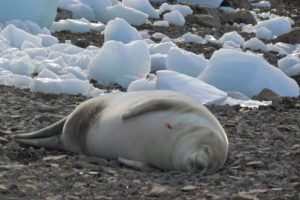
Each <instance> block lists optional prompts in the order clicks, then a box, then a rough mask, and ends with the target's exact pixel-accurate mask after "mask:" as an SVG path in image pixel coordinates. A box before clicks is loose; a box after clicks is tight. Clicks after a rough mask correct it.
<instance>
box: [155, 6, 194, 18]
mask: <svg viewBox="0 0 300 200" xmlns="http://www.w3.org/2000/svg"><path fill="white" fill-rule="evenodd" d="M175 10H177V11H179V12H180V13H181V14H182V15H183V16H184V17H186V16H188V15H191V14H193V10H192V9H191V8H190V7H189V6H186V5H179V4H177V5H170V4H168V3H163V4H162V5H161V6H160V7H159V13H160V14H162V13H163V12H165V11H175Z"/></svg>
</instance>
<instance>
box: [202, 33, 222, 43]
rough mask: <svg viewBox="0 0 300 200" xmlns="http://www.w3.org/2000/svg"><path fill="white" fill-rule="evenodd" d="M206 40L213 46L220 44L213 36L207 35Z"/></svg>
mask: <svg viewBox="0 0 300 200" xmlns="http://www.w3.org/2000/svg"><path fill="white" fill-rule="evenodd" d="M204 39H205V40H206V41H207V42H210V43H213V44H220V42H219V40H217V39H216V38H215V37H214V36H213V35H205V36H204Z"/></svg>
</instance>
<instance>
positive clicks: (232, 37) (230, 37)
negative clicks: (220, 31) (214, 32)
mask: <svg viewBox="0 0 300 200" xmlns="http://www.w3.org/2000/svg"><path fill="white" fill-rule="evenodd" d="M219 41H220V43H222V44H224V43H225V42H227V41H232V42H234V43H236V44H238V45H240V46H242V45H243V44H244V42H245V39H244V38H243V37H242V36H241V35H240V34H238V33H237V32H236V31H232V32H228V33H225V34H224V35H223V36H222V37H221V38H220V39H219Z"/></svg>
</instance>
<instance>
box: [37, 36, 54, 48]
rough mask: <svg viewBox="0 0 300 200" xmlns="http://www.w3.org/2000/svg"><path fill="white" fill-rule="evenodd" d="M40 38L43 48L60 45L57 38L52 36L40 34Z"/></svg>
mask: <svg viewBox="0 0 300 200" xmlns="http://www.w3.org/2000/svg"><path fill="white" fill-rule="evenodd" d="M38 36H39V37H40V38H41V39H42V45H43V47H50V46H52V45H54V44H58V42H59V41H58V39H57V37H54V36H52V35H46V34H38Z"/></svg>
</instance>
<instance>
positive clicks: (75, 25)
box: [51, 19, 104, 33]
mask: <svg viewBox="0 0 300 200" xmlns="http://www.w3.org/2000/svg"><path fill="white" fill-rule="evenodd" d="M102 28H103V29H104V25H103V26H102ZM51 29H52V31H53V32H60V31H71V32H72V33H86V32H89V31H91V30H92V29H93V27H92V24H91V23H90V22H89V21H87V20H86V19H79V20H77V19H65V20H60V21H58V22H53V24H52V26H51Z"/></svg>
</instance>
